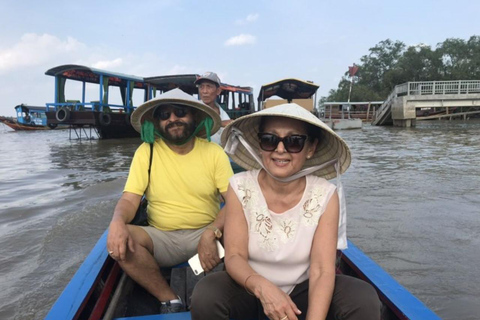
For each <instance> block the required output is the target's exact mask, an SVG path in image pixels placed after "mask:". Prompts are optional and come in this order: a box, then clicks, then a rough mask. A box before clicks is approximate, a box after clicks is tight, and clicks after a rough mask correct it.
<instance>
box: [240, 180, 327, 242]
mask: <svg viewBox="0 0 480 320" xmlns="http://www.w3.org/2000/svg"><path fill="white" fill-rule="evenodd" d="M237 189H238V195H239V199H241V202H242V206H243V208H244V211H245V212H246V213H247V219H248V221H249V224H250V230H251V231H252V232H253V233H256V234H258V235H259V238H258V246H259V247H260V248H262V249H264V250H266V251H275V250H276V249H278V247H279V245H280V243H279V242H281V243H283V244H286V243H288V242H292V241H293V240H294V239H295V236H296V234H297V230H298V223H301V224H303V225H304V226H308V227H313V226H316V225H317V224H318V220H319V217H320V215H321V213H322V204H321V203H322V198H323V197H324V190H323V188H322V187H320V186H314V187H313V188H312V189H311V191H310V193H309V195H308V197H307V199H306V200H305V201H304V203H303V205H301V209H300V210H301V216H300V217H299V216H297V215H295V216H294V217H284V216H282V215H276V216H273V214H272V213H271V212H270V211H269V210H268V207H267V204H266V202H265V201H264V200H263V201H261V197H262V195H261V190H260V189H259V188H258V185H257V184H255V181H253V180H251V179H245V180H243V181H242V182H240V183H239V184H238V188H237Z"/></svg>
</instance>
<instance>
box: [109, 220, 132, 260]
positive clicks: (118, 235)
mask: <svg viewBox="0 0 480 320" xmlns="http://www.w3.org/2000/svg"><path fill="white" fill-rule="evenodd" d="M127 246H128V249H129V250H130V251H131V252H134V251H135V249H134V246H133V239H132V237H131V235H130V232H129V231H128V227H127V225H126V224H125V222H123V221H121V220H120V219H113V220H112V222H110V226H109V229H108V237H107V250H108V254H109V255H110V256H111V257H112V258H113V259H115V260H119V261H124V260H125V259H126V256H127Z"/></svg>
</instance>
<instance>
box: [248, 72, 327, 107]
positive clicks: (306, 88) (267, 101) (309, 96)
mask: <svg viewBox="0 0 480 320" xmlns="http://www.w3.org/2000/svg"><path fill="white" fill-rule="evenodd" d="M318 88H319V86H318V85H316V84H314V83H313V82H312V81H303V80H299V79H295V78H288V79H282V80H278V81H275V82H271V83H268V84H264V85H263V86H262V87H261V88H260V92H259V94H258V98H257V100H258V108H259V110H262V109H265V108H269V107H273V106H276V105H279V104H283V103H292V102H293V103H296V104H298V105H300V106H302V107H304V108H305V109H307V110H308V111H310V112H312V113H316V107H315V106H316V100H317V99H316V93H317V90H318ZM274 97H279V98H281V99H275V98H274Z"/></svg>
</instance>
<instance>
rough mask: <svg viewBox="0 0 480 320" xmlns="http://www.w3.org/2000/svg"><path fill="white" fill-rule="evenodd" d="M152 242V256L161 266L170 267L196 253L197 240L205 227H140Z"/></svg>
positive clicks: (185, 260)
mask: <svg viewBox="0 0 480 320" xmlns="http://www.w3.org/2000/svg"><path fill="white" fill-rule="evenodd" d="M140 228H142V229H143V230H145V231H146V232H147V233H148V235H149V236H150V238H151V239H152V242H153V253H154V254H153V256H154V257H155V260H157V262H158V264H159V265H160V266H161V267H172V266H175V265H177V264H179V263H182V262H187V260H188V259H190V258H191V257H193V256H194V255H195V254H196V253H197V246H198V241H200V237H201V236H202V233H203V231H204V230H205V228H201V229H189V230H174V231H163V230H158V229H157V228H155V227H151V226H146V227H140Z"/></svg>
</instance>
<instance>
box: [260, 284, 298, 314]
mask: <svg viewBox="0 0 480 320" xmlns="http://www.w3.org/2000/svg"><path fill="white" fill-rule="evenodd" d="M255 295H256V296H257V297H258V299H260V302H261V303H262V306H263V312H264V313H265V315H267V317H268V318H269V319H272V320H287V319H288V320H297V319H298V318H297V315H299V314H301V313H302V312H301V311H300V310H299V309H298V308H297V306H296V305H295V303H294V302H293V301H292V299H291V298H290V296H289V295H287V294H286V293H285V292H283V291H282V290H280V289H279V288H278V287H277V286H275V285H274V284H273V283H271V282H270V281H268V280H266V279H263V280H262V281H261V283H260V284H259V286H258V287H257V288H255Z"/></svg>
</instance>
